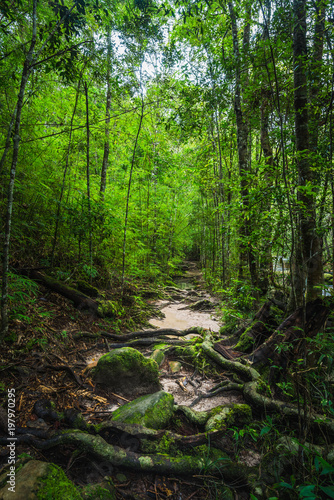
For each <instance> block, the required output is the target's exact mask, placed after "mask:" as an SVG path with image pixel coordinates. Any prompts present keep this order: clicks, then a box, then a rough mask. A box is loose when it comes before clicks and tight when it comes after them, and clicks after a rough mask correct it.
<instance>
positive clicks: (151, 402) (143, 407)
mask: <svg viewBox="0 0 334 500" xmlns="http://www.w3.org/2000/svg"><path fill="white" fill-rule="evenodd" d="M173 412H174V398H173V396H172V395H171V394H168V393H167V392H164V391H159V392H156V393H155V394H149V395H147V396H142V397H140V398H138V399H135V400H134V401H131V402H130V403H126V404H125V405H123V406H121V407H120V408H118V409H117V410H116V411H115V412H114V414H113V416H112V419H111V420H112V421H116V422H124V423H126V424H140V425H143V426H145V427H148V428H149V429H164V428H165V427H166V426H167V425H168V423H169V421H170V419H171V417H172V415H173Z"/></svg>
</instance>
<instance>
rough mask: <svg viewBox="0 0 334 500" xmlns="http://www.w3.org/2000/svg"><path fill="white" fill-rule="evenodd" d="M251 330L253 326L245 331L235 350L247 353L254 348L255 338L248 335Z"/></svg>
mask: <svg viewBox="0 0 334 500" xmlns="http://www.w3.org/2000/svg"><path fill="white" fill-rule="evenodd" d="M251 328H252V326H250V327H249V328H247V330H245V331H244V333H243V334H242V335H241V336H240V339H239V342H238V343H237V344H236V345H235V346H234V348H233V349H235V350H236V351H240V352H247V351H249V350H251V349H252V348H253V346H254V338H253V337H252V335H250V334H249V333H248V332H249V331H250V329H251Z"/></svg>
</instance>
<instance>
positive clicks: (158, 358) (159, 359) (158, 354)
mask: <svg viewBox="0 0 334 500" xmlns="http://www.w3.org/2000/svg"><path fill="white" fill-rule="evenodd" d="M151 359H153V361H155V362H156V363H157V364H158V366H161V365H162V363H163V362H164V360H165V355H164V353H163V352H162V351H161V350H160V349H155V351H154V352H153V353H152V355H151Z"/></svg>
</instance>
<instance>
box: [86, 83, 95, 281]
mask: <svg viewBox="0 0 334 500" xmlns="http://www.w3.org/2000/svg"><path fill="white" fill-rule="evenodd" d="M85 96H86V132H87V146H86V153H87V169H86V177H87V202H88V226H89V235H88V238H89V243H88V248H89V266H90V277H89V279H90V281H92V267H93V248H92V237H93V236H92V211H91V205H90V142H89V139H90V132H89V102H88V87H87V82H85Z"/></svg>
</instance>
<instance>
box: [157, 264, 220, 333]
mask: <svg viewBox="0 0 334 500" xmlns="http://www.w3.org/2000/svg"><path fill="white" fill-rule="evenodd" d="M185 265H186V266H187V270H186V272H185V274H184V275H183V276H180V277H177V278H176V279H175V280H174V281H175V283H176V285H177V288H174V287H169V288H167V292H169V293H170V299H169V300H159V301H157V302H156V303H155V305H156V307H157V308H158V309H159V310H160V311H161V312H162V314H163V315H164V318H152V319H150V320H149V321H150V324H151V325H153V326H155V327H157V328H175V329H176V330H186V329H188V328H192V327H200V328H206V329H207V330H211V331H212V332H219V328H220V327H221V323H220V322H219V319H218V317H217V315H216V314H215V311H214V310H215V308H216V307H217V306H218V304H219V303H218V300H217V299H216V298H214V297H212V296H211V295H210V294H209V293H208V292H207V291H206V290H205V289H204V281H203V277H202V273H201V271H200V270H199V269H198V267H197V263H196V262H187V263H186V264H185ZM200 302H201V303H200ZM196 303H197V304H198V306H197V307H196ZM194 306H195V307H194Z"/></svg>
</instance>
